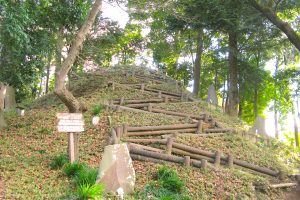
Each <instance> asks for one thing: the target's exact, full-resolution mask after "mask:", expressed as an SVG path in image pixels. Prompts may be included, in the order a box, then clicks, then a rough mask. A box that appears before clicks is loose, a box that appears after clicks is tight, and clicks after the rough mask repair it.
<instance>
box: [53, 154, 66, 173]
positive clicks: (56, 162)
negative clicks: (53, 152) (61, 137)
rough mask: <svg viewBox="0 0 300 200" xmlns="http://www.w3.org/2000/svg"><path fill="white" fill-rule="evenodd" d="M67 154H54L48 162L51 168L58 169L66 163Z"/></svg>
mask: <svg viewBox="0 0 300 200" xmlns="http://www.w3.org/2000/svg"><path fill="white" fill-rule="evenodd" d="M68 162H69V160H68V156H67V155H65V154H61V155H59V156H55V157H54V158H53V160H52V162H51V163H50V168H51V169H60V168H62V166H64V165H65V164H66V163H68Z"/></svg>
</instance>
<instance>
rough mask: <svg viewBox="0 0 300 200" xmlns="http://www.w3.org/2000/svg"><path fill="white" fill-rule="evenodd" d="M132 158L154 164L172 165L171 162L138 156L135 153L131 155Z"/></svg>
mask: <svg viewBox="0 0 300 200" xmlns="http://www.w3.org/2000/svg"><path fill="white" fill-rule="evenodd" d="M130 157H131V159H132V160H138V161H145V162H153V163H159V164H167V163H170V162H168V161H165V160H160V159H155V158H151V157H146V156H142V155H137V154H134V153H130Z"/></svg>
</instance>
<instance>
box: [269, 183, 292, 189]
mask: <svg viewBox="0 0 300 200" xmlns="http://www.w3.org/2000/svg"><path fill="white" fill-rule="evenodd" d="M296 186H298V183H296V182H293V183H279V184H272V185H270V188H287V187H296Z"/></svg>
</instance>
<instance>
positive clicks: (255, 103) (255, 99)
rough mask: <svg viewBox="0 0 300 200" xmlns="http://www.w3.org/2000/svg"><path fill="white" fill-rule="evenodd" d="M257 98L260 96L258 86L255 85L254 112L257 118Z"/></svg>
mask: <svg viewBox="0 0 300 200" xmlns="http://www.w3.org/2000/svg"><path fill="white" fill-rule="evenodd" d="M257 98H258V91H257V86H255V89H254V102H253V112H254V117H255V119H256V118H257V116H258V108H257Z"/></svg>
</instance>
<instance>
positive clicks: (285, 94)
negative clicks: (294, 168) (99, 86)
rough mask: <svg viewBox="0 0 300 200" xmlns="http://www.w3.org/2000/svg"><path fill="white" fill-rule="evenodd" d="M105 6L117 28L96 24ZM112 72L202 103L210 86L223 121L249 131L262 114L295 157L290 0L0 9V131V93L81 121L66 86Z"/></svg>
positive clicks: (27, 0) (298, 63) (298, 44)
mask: <svg viewBox="0 0 300 200" xmlns="http://www.w3.org/2000/svg"><path fill="white" fill-rule="evenodd" d="M104 5H106V6H104ZM108 5H110V6H113V7H115V8H118V9H119V10H121V12H126V13H127V15H128V18H129V19H128V21H127V23H126V26H125V27H121V26H120V25H119V22H118V21H113V20H112V19H109V18H107V17H103V16H102V13H103V12H105V9H107V6H108ZM114 65H116V66H128V69H131V67H132V66H137V65H139V66H142V67H146V68H148V69H155V70H157V71H159V72H160V73H162V74H164V76H168V77H170V78H172V79H174V80H176V84H177V81H178V82H179V83H180V84H181V85H183V88H184V89H186V88H188V89H189V90H190V91H191V92H192V95H193V97H194V98H198V99H200V100H203V101H207V98H208V92H207V91H208V88H209V87H210V86H213V87H214V88H215V91H216V94H217V98H218V100H219V102H218V106H219V107H220V108H221V110H222V112H223V113H226V114H227V115H229V117H234V118H239V119H240V120H241V121H243V123H245V124H246V125H247V126H249V127H251V126H253V124H255V122H256V119H257V118H259V117H261V118H266V113H268V115H270V116H272V118H273V119H272V120H271V121H272V124H267V127H270V126H271V127H274V130H275V131H274V133H272V134H273V135H274V137H275V139H279V138H280V139H281V140H284V141H287V142H288V143H289V145H290V146H291V147H292V148H294V147H295V148H298V150H299V142H300V139H299V135H298V128H299V127H298V126H299V123H300V1H298V0H226V1H225V0H167V1H161V0H151V1H148V0H127V1H125V0H108V1H103V2H102V0H59V1H57V0H0V129H1V128H5V127H6V128H7V126H9V123H7V121H9V119H10V118H9V117H6V115H5V113H4V110H5V109H4V108H5V103H8V102H5V100H4V96H5V90H4V89H3V88H4V87H6V86H11V87H12V88H14V90H15V92H16V102H17V106H19V107H26V106H27V105H28V104H30V102H33V101H35V100H36V99H40V98H43V97H44V96H47V95H50V94H55V95H56V97H58V98H59V99H60V101H61V102H62V103H63V104H64V105H65V106H66V107H67V109H68V111H69V112H70V113H81V112H83V113H84V112H86V111H88V110H90V108H89V105H88V104H86V102H84V101H82V99H80V98H77V96H76V95H75V94H74V90H72V87H71V86H72V84H73V83H72V79H74V77H77V78H78V77H81V76H84V74H86V73H87V72H92V71H99V70H101V69H104V70H109V69H111V68H113V66H114ZM66 83H67V84H66ZM70 85H71V86H70ZM120 104H121V103H120ZM6 118H7V119H6ZM288 124H293V129H292V130H291V129H290V128H289V127H288ZM0 145H1V143H0ZM0 159H1V158H0ZM0 170H1V167H0ZM0 185H1V184H0ZM0 197H1V195H0Z"/></svg>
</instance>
